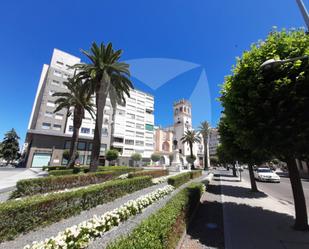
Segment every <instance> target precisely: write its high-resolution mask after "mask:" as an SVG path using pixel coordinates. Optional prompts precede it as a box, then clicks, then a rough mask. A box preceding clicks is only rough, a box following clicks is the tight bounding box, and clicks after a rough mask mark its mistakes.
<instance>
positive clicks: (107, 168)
mask: <svg viewBox="0 0 309 249" xmlns="http://www.w3.org/2000/svg"><path fill="white" fill-rule="evenodd" d="M111 170H112V171H121V172H123V173H128V172H135V171H140V170H143V169H142V168H133V167H129V166H99V167H98V171H111Z"/></svg>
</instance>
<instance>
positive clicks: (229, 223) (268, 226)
mask: <svg viewBox="0 0 309 249" xmlns="http://www.w3.org/2000/svg"><path fill="white" fill-rule="evenodd" d="M218 173H219V174H217V175H215V177H214V180H213V182H212V183H211V185H210V186H209V187H208V190H207V192H206V193H205V194H204V195H203V197H202V199H201V205H200V207H199V209H198V211H197V213H196V214H195V217H194V219H193V220H192V221H191V223H190V225H189V228H188V229H187V234H186V236H185V239H184V242H183V243H182V245H181V247H180V249H206V248H207V249H210V248H220V249H221V248H226V249H305V248H306V249H308V248H309V232H297V231H294V230H293V229H292V225H293V224H294V206H293V205H290V204H288V203H285V202H280V200H278V199H276V198H274V197H272V196H269V195H267V194H265V193H263V192H260V193H251V192H250V183H249V182H247V181H245V180H243V181H242V182H239V181H238V179H239V178H235V177H232V176H231V175H230V173H228V172H227V171H225V170H222V171H218Z"/></svg>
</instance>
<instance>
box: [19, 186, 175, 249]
mask: <svg viewBox="0 0 309 249" xmlns="http://www.w3.org/2000/svg"><path fill="white" fill-rule="evenodd" d="M173 190H174V187H172V186H170V185H168V186H165V187H163V188H160V189H157V190H155V191H154V192H152V193H150V194H147V195H144V196H141V197H139V198H137V199H136V200H130V201H128V202H126V203H125V204H123V205H121V206H120V207H119V208H116V209H114V210H112V211H111V212H106V213H104V214H103V215H101V216H99V217H97V216H94V217H93V218H92V219H89V220H86V221H84V222H82V223H80V224H78V225H77V226H73V227H70V228H67V229H66V230H65V231H63V232H60V233H58V235H57V236H56V237H52V238H49V239H46V240H45V241H41V242H33V243H32V245H27V246H25V247H24V249H37V248H74V249H81V248H85V247H86V246H87V245H88V244H89V242H90V240H91V239H94V238H96V237H99V236H101V235H102V234H103V233H105V232H107V231H109V230H110V229H111V228H112V227H114V226H118V225H119V224H120V223H121V222H123V221H125V220H127V219H128V218H129V217H130V216H134V215H136V214H138V213H141V212H142V210H143V209H145V208H146V207H148V206H149V205H151V204H152V203H154V202H155V201H157V200H159V199H161V198H163V197H164V196H166V195H168V194H169V193H171V192H172V191H173Z"/></svg>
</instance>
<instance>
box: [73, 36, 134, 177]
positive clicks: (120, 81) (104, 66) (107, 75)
mask: <svg viewBox="0 0 309 249" xmlns="http://www.w3.org/2000/svg"><path fill="white" fill-rule="evenodd" d="M82 53H83V54H84V55H85V56H87V57H88V59H89V60H90V63H89V64H84V63H83V64H76V65H75V66H74V68H76V69H78V71H79V73H78V77H79V78H80V79H85V80H86V82H87V85H88V89H89V91H90V92H91V93H94V94H95V97H96V103H95V105H96V109H97V112H96V122H95V130H94V138H93V146H92V153H91V163H90V171H91V172H94V171H96V170H97V167H98V165H99V156H100V147H101V134H102V122H103V110H104V107H105V104H106V99H107V97H108V95H109V94H110V93H111V92H112V91H114V92H115V93H116V95H117V96H118V98H119V99H121V100H123V101H125V95H127V96H130V95H129V92H130V88H133V85H132V83H131V81H130V80H129V77H130V72H129V65H128V64H126V63H123V62H119V59H120V56H121V54H122V50H117V51H115V50H114V49H113V46H112V44H111V43H109V44H108V45H107V46H105V45H104V44H103V43H101V44H100V46H98V45H97V44H96V43H95V42H94V43H93V44H92V46H91V51H90V52H87V51H84V50H82ZM110 95H111V94H110Z"/></svg>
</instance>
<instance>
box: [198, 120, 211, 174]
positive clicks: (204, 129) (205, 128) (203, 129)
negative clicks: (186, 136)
mask: <svg viewBox="0 0 309 249" xmlns="http://www.w3.org/2000/svg"><path fill="white" fill-rule="evenodd" d="M198 129H199V132H200V133H201V134H202V137H203V144H204V169H205V170H206V169H208V168H209V134H210V126H209V123H208V122H207V121H204V122H201V124H200V126H199V128H198Z"/></svg>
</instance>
